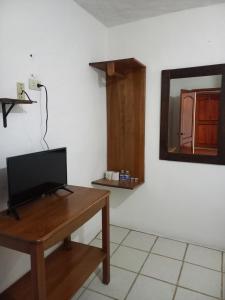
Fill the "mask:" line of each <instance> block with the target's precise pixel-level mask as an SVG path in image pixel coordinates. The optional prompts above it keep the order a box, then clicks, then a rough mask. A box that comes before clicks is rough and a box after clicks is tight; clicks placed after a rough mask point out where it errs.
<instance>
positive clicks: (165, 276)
mask: <svg viewBox="0 0 225 300" xmlns="http://www.w3.org/2000/svg"><path fill="white" fill-rule="evenodd" d="M181 266H182V262H181V261H178V260H174V259H171V258H167V257H163V256H159V255H156V254H151V255H150V256H149V258H148V260H147V261H146V263H145V265H144V267H143V269H142V270H141V274H144V275H147V276H151V277H154V278H157V279H161V280H165V281H168V282H170V283H174V284H176V283H177V280H178V276H179V273H180V269H181Z"/></svg>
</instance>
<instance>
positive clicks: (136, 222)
mask: <svg viewBox="0 0 225 300" xmlns="http://www.w3.org/2000/svg"><path fill="white" fill-rule="evenodd" d="M224 16H225V5H217V6H211V7H206V8H200V9H193V10H186V11H183V12H179V13H173V14H169V15H164V16H160V17H156V18H152V19H146V20H142V21H139V22H134V23H131V24H127V25H122V26H118V27H114V28H112V29H110V32H109V50H110V52H109V57H110V58H112V59H113V58H115V59H116V58H117V59H119V58H126V57H136V58H137V59H139V60H140V61H141V62H143V63H144V64H146V66H147V90H146V92H147V97H146V147H145V153H146V160H145V167H146V172H145V178H146V183H145V184H144V186H142V187H140V188H139V189H137V190H136V191H135V192H128V191H114V192H113V196H112V199H111V205H112V210H111V221H112V223H114V224H118V225H122V226H126V227H130V228H136V229H138V230H143V231H146V232H152V233H157V234H161V235H164V236H168V237H172V238H176V239H183V240H186V241H192V242H196V243H200V244H203V245H208V246H212V247H216V248H223V249H225V238H224V237H225V166H215V165H206V164H192V163H182V162H169V161H160V160H159V126H160V88H161V86H160V85H161V70H163V69H173V68H182V67H191V66H201V65H208V64H217V63H225V51H224V49H225V40H224V32H225V18H224Z"/></svg>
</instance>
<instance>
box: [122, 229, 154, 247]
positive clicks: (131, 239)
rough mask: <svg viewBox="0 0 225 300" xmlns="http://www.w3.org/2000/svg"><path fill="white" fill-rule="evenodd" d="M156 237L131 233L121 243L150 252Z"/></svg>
mask: <svg viewBox="0 0 225 300" xmlns="http://www.w3.org/2000/svg"><path fill="white" fill-rule="evenodd" d="M155 239H156V236H154V235H149V234H146V233H142V232H136V231H131V232H130V233H129V234H128V236H127V237H126V239H125V240H124V241H123V245H126V246H129V247H133V248H137V249H140V250H144V251H150V249H151V247H152V246H153V244H154V242H155Z"/></svg>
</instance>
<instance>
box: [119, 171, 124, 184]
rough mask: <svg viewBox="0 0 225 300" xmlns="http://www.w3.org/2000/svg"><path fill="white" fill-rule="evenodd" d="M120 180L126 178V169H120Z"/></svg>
mask: <svg viewBox="0 0 225 300" xmlns="http://www.w3.org/2000/svg"><path fill="white" fill-rule="evenodd" d="M120 180H121V181H123V180H125V171H124V170H121V171H120Z"/></svg>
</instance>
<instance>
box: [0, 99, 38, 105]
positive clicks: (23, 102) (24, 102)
mask: <svg viewBox="0 0 225 300" xmlns="http://www.w3.org/2000/svg"><path fill="white" fill-rule="evenodd" d="M0 103H3V104H32V103H36V101H32V102H31V101H29V100H20V99H11V98H0Z"/></svg>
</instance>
